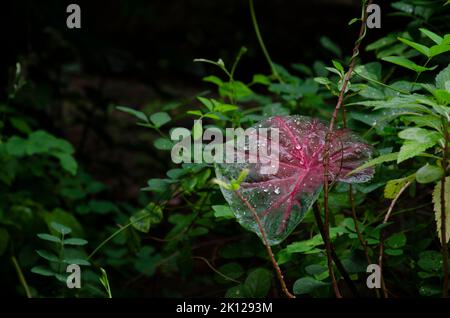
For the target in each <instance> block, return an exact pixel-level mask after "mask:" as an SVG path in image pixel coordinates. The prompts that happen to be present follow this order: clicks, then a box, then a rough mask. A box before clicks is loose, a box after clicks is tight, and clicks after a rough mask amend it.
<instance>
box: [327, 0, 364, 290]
mask: <svg viewBox="0 0 450 318" xmlns="http://www.w3.org/2000/svg"><path fill="white" fill-rule="evenodd" d="M371 2H372V1H371V0H369V1H368V2H366V1H365V0H363V4H362V13H361V27H360V29H359V36H358V39H357V40H356V42H355V46H354V47H353V51H352V52H353V54H352V57H351V59H350V64H349V67H348V71H347V73H346V74H345V77H344V81H343V83H342V88H341V91H340V92H339V97H338V100H337V103H336V106H335V108H334V111H333V116H332V118H331V121H330V126H329V128H328V133H327V136H326V139H325V151H324V158H323V163H324V182H323V185H324V211H325V221H324V228H325V234H326V237H327V238H329V236H330V235H329V233H330V224H329V218H330V210H329V206H328V194H329V184H328V181H329V180H328V172H329V160H330V158H329V157H330V151H329V150H330V149H329V147H330V142H331V135H332V133H333V129H334V125H335V122H336V118H337V114H338V112H339V110H340V109H341V106H342V104H343V101H344V96H345V91H346V90H347V86H348V83H349V81H350V77H351V75H352V72H353V69H354V68H355V62H356V57H357V56H358V54H359V46H360V44H361V41H362V39H363V38H364V36H365V34H366V21H367V11H366V8H367V6H368V5H370V4H371ZM343 109H345V108H343ZM344 117H345V113H344ZM325 243H326V244H325V246H326V250H327V263H328V271H329V273H330V278H331V281H332V283H333V289H334V292H335V294H336V297H337V298H342V296H341V293H340V291H339V288H338V285H337V282H336V278H335V276H334V271H333V264H332V260H331V244H330V240H329V239H327V242H325Z"/></svg>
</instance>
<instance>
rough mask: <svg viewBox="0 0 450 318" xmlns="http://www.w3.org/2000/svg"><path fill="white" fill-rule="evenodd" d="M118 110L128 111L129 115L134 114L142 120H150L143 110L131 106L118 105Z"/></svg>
mask: <svg viewBox="0 0 450 318" xmlns="http://www.w3.org/2000/svg"><path fill="white" fill-rule="evenodd" d="M116 109H117V110H120V111H121V112H124V113H127V114H129V115H132V116H134V117H136V118H137V119H140V120H142V121H145V122H148V118H147V115H145V114H144V113H143V112H141V111H139V110H136V109H133V108H130V107H124V106H117V107H116Z"/></svg>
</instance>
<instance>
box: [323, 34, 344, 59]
mask: <svg viewBox="0 0 450 318" xmlns="http://www.w3.org/2000/svg"><path fill="white" fill-rule="evenodd" d="M319 41H320V44H321V45H322V46H323V47H324V48H326V49H327V50H329V51H330V52H333V53H334V54H335V55H336V56H339V57H340V56H341V55H342V51H341V48H340V47H339V46H338V45H337V44H335V43H334V42H333V41H331V39H330V38H329V37H326V36H322V37H321V38H320V40H319Z"/></svg>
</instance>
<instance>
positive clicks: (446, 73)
mask: <svg viewBox="0 0 450 318" xmlns="http://www.w3.org/2000/svg"><path fill="white" fill-rule="evenodd" d="M435 80H436V87H437V88H439V89H445V90H447V91H448V92H450V64H449V65H448V66H447V67H446V68H444V69H443V70H442V71H440V72H439V74H438V75H436V79H435Z"/></svg>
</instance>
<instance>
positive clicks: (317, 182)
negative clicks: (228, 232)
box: [216, 116, 374, 245]
mask: <svg viewBox="0 0 450 318" xmlns="http://www.w3.org/2000/svg"><path fill="white" fill-rule="evenodd" d="M253 128H255V130H254V131H253V134H258V128H268V129H271V130H273V129H277V130H278V134H279V135H278V136H279V147H278V152H277V156H276V161H274V157H271V158H270V160H272V162H271V164H272V167H273V166H276V167H278V168H277V169H276V171H273V172H272V173H268V174H267V173H266V174H264V173H261V171H262V170H261V166H262V163H261V160H259V161H258V162H256V163H255V162H253V163H251V162H249V161H250V160H246V162H244V163H222V164H216V175H217V178H218V179H219V180H221V181H222V182H223V183H229V182H231V180H236V179H237V178H238V176H239V174H240V173H241V171H242V170H243V169H248V175H247V176H246V178H245V180H244V181H243V182H242V183H241V184H240V188H239V190H237V191H239V195H238V194H237V193H236V190H233V189H230V188H229V187H223V186H221V190H222V193H223V195H224V197H225V199H226V200H227V202H228V204H229V205H230V207H231V208H232V210H233V212H234V214H235V216H236V218H237V220H238V222H239V223H240V224H241V225H242V226H244V227H245V228H247V229H249V230H251V231H253V232H255V233H256V234H258V235H259V236H260V237H261V233H260V231H259V228H258V225H257V222H256V220H255V218H254V215H253V213H252V212H251V211H250V210H249V208H248V205H247V204H245V203H244V202H243V200H242V198H244V199H245V200H247V201H248V203H249V204H250V205H251V206H252V207H253V208H254V210H255V211H256V213H257V214H258V216H259V218H260V220H261V223H262V226H263V228H264V231H265V233H266V237H267V240H268V241H269V244H271V245H275V244H278V243H280V242H281V241H283V240H284V239H285V238H286V237H287V236H288V235H289V234H290V233H291V232H292V230H293V229H294V228H295V227H296V226H297V225H298V224H299V223H300V222H301V221H302V219H303V217H304V216H305V213H306V211H308V210H309V209H310V208H311V205H312V204H313V203H314V202H315V201H316V200H317V197H318V196H319V194H320V191H321V189H322V185H323V182H324V170H325V169H324V163H323V159H324V155H325V139H326V135H327V132H328V126H327V125H326V123H325V122H322V121H320V120H318V119H315V118H310V117H304V116H283V117H281V116H275V117H271V118H268V119H266V120H264V121H262V122H260V123H258V124H256V125H255V126H253ZM270 138H271V137H270V136H265V137H264V138H258V139H257V140H258V142H257V143H256V148H257V149H259V148H261V147H267V146H268V144H269V142H270ZM252 146H253V147H255V145H251V144H249V140H246V142H245V144H244V145H243V147H239V146H236V145H234V144H233V146H232V147H233V149H234V150H235V152H237V153H239V152H240V153H241V154H242V153H244V154H245V155H246V156H247V157H246V158H247V159H248V158H249V157H250V156H251V154H249V151H248V150H249V149H250V148H251V147H252ZM228 149H229V148H228ZM265 153H267V152H265ZM371 155H372V147H371V146H369V145H368V144H366V143H364V142H363V141H362V140H361V139H360V138H359V137H357V136H356V135H355V134H354V133H352V132H351V131H350V130H348V129H336V130H335V131H333V132H332V134H331V135H330V144H329V168H328V175H329V178H328V179H329V180H330V181H342V182H347V183H357V182H366V181H368V180H370V178H371V177H372V175H373V172H374V171H373V169H372V168H367V169H364V170H361V171H359V172H357V173H354V174H351V175H348V173H349V172H350V171H352V170H354V169H355V168H357V167H359V166H360V165H362V164H363V163H365V162H366V161H367V160H369V159H370V157H371ZM258 156H259V159H264V158H262V156H261V153H260V152H258ZM265 159H267V158H265ZM240 196H241V197H240Z"/></svg>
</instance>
